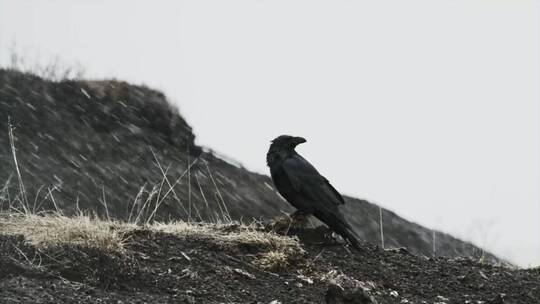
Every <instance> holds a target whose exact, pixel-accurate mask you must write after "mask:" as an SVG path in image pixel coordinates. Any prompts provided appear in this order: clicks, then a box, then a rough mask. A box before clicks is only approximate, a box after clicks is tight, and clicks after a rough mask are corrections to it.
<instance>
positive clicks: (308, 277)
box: [0, 228, 540, 304]
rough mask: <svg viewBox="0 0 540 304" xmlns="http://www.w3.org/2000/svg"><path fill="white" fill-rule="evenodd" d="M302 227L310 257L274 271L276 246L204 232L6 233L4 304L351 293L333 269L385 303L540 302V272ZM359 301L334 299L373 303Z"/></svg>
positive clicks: (0, 272) (246, 299) (256, 299)
mask: <svg viewBox="0 0 540 304" xmlns="http://www.w3.org/2000/svg"><path fill="white" fill-rule="evenodd" d="M233 229H234V228H233ZM295 233H298V237H299V238H300V239H301V242H302V244H303V246H304V248H305V250H306V252H305V254H299V255H298V256H297V257H295V259H294V260H293V262H292V263H291V265H290V266H289V267H288V268H287V269H281V270H274V271H266V270H262V269H260V268H258V267H257V266H256V263H255V261H256V259H257V257H258V255H259V254H260V253H262V252H264V251H265V250H267V249H268V248H260V247H257V246H244V245H238V246H222V245H219V244H217V243H216V242H215V241H212V240H210V239H205V238H201V237H178V236H173V235H170V234H166V233H156V232H150V231H145V230H140V231H136V232H134V233H132V234H131V235H130V236H129V240H128V243H127V246H126V251H125V252H122V253H110V252H104V251H101V250H97V249H89V248H80V247H73V246H71V247H61V248H51V249H46V250H37V249H36V248H34V247H32V246H30V245H28V244H26V243H25V242H24V239H23V238H22V237H13V236H0V303H325V298H326V299H329V297H330V295H331V293H329V292H328V291H329V290H332V288H334V290H338V291H339V292H344V293H346V292H347V290H343V289H341V288H336V287H335V286H332V283H331V281H330V280H328V277H330V276H332V274H333V275H334V276H335V275H339V274H344V275H345V277H346V278H348V279H350V280H358V281H360V282H361V283H362V284H364V285H366V286H369V290H366V291H365V293H366V294H368V295H369V296H371V297H372V298H373V299H374V300H375V301H376V302H377V303H475V304H478V303H486V304H487V303H540V272H539V271H538V270H536V269H535V270H522V269H511V268H508V267H504V266H495V265H491V264H484V263H480V262H478V261H473V260H470V259H462V258H458V259H446V258H436V259H428V258H425V257H419V256H415V255H413V254H410V253H408V252H407V251H406V250H391V251H388V250H383V249H381V248H379V247H377V246H374V245H370V244H365V246H364V247H363V248H362V250H361V251H357V250H354V249H352V248H348V247H347V246H345V245H344V244H342V243H339V242H338V241H335V240H333V239H331V238H329V237H327V235H328V233H327V231H325V230H324V229H323V228H319V229H316V230H302V231H296V232H295ZM321 236H325V237H321ZM355 282H356V281H355ZM352 298H354V297H352ZM354 299H355V300H351V301H352V302H351V301H350V302H347V301H346V300H345V301H341V300H338V301H336V300H335V299H334V300H332V299H329V302H330V303H370V302H362V301H360V300H359V299H360V297H356V298H354ZM272 301H274V302H272ZM332 301H333V302H332ZM340 301H341V302H340ZM371 303H374V302H371Z"/></svg>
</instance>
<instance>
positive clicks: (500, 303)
mask: <svg viewBox="0 0 540 304" xmlns="http://www.w3.org/2000/svg"><path fill="white" fill-rule="evenodd" d="M505 297H506V294H504V293H500V294H498V295H496V296H495V297H494V298H493V299H491V300H489V301H487V302H486V304H505V303H506V301H505V300H504V298H505Z"/></svg>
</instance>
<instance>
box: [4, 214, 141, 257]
mask: <svg viewBox="0 0 540 304" xmlns="http://www.w3.org/2000/svg"><path fill="white" fill-rule="evenodd" d="M129 226H130V225H126V224H119V223H116V222H110V221H102V220H99V219H93V218H90V217H88V216H86V215H82V214H81V215H78V216H75V217H66V216H63V215H59V214H49V215H46V216H40V215H34V214H4V215H2V217H1V221H0V233H2V234H8V235H23V236H24V237H25V238H26V240H27V241H28V242H29V243H30V244H32V245H34V246H36V247H38V248H50V247H57V246H62V245H79V246H84V247H92V248H100V249H103V250H106V251H121V250H123V245H124V241H125V239H124V236H123V232H122V230H126V228H129Z"/></svg>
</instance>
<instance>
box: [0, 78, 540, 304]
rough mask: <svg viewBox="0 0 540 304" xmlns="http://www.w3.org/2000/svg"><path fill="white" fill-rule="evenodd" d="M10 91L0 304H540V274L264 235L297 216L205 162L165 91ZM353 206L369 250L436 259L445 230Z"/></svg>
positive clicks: (15, 81)
mask: <svg viewBox="0 0 540 304" xmlns="http://www.w3.org/2000/svg"><path fill="white" fill-rule="evenodd" d="M0 79H1V80H3V81H2V82H0V110H1V111H0V127H1V128H2V130H6V131H7V132H0V165H2V166H3V167H2V169H3V168H9V169H8V170H3V171H0V178H2V180H5V181H6V182H5V183H4V185H3V186H2V187H0V302H5V301H7V302H10V301H18V302H22V303H32V302H54V303H73V302H80V303H96V302H105V303H119V302H124V303H135V302H148V303H182V302H185V303H234V302H245V301H256V302H261V303H270V302H272V303H280V302H281V303H322V302H323V301H324V298H325V296H327V297H328V295H329V294H331V290H336V288H337V289H339V290H340V291H339V292H341V291H345V290H346V289H348V288H353V289H358V290H364V289H366V288H367V289H369V290H368V291H369V295H367V296H366V299H368V300H369V301H371V299H375V298H376V299H377V301H378V303H407V302H403V301H404V300H407V301H409V302H415V303H417V302H418V303H420V302H421V301H424V300H426V301H431V302H433V301H435V300H436V299H440V298H438V297H439V296H441V294H444V297H443V298H451V300H452V301H454V302H465V301H469V300H470V301H473V302H471V303H475V302H474V301H488V300H491V299H493V298H494V297H496V296H498V294H499V293H506V294H507V296H508V297H513V298H514V299H517V300H519V301H522V302H523V301H529V302H530V303H534V302H535V301H536V302H538V301H537V300H538V299H540V286H539V283H538V282H540V278H539V273H538V271H537V270H534V271H525V270H519V269H508V268H506V267H501V266H494V265H491V264H489V263H478V261H474V260H469V259H448V258H442V257H441V258H435V259H426V258H424V257H421V256H415V255H412V254H409V253H408V251H406V250H404V251H400V250H397V251H393V250H381V248H380V247H378V246H375V245H370V244H368V243H366V244H365V248H362V249H363V250H361V251H351V250H350V249H349V248H347V247H344V246H343V244H342V243H340V242H338V241H336V240H334V239H332V238H331V237H329V235H330V233H329V231H328V230H327V229H326V228H324V227H321V226H317V227H315V228H313V227H310V228H306V227H292V226H291V225H287V227H286V229H284V233H283V234H285V235H283V234H280V233H279V232H280V231H279V229H277V228H276V227H273V228H272V226H271V225H266V224H264V223H262V222H259V221H253V220H252V219H253V218H272V217H274V216H276V215H281V214H282V212H283V210H287V206H286V205H285V204H281V205H280V203H281V200H280V199H279V197H278V196H277V195H276V193H275V191H274V190H273V188H272V187H271V186H270V184H269V183H270V181H269V179H268V177H266V176H262V175H258V174H254V173H250V172H247V171H246V170H244V169H242V168H238V167H234V166H232V165H230V164H227V163H226V162H224V161H222V160H220V159H218V158H216V157H215V156H214V155H212V154H211V153H206V152H203V151H202V150H201V148H200V147H196V146H195V145H194V141H193V139H194V136H193V134H192V133H191V128H190V127H189V126H188V125H187V123H186V122H185V121H184V120H183V118H182V117H181V116H180V115H179V114H178V112H177V111H176V110H174V109H173V108H171V107H170V105H169V104H168V103H167V101H166V99H165V98H164V97H163V95H162V94H161V93H159V92H155V91H152V90H149V89H147V88H144V87H134V86H130V85H128V84H126V83H122V82H117V81H92V82H88V81H58V82H48V81H44V80H42V79H39V78H37V77H35V76H32V75H29V74H21V73H18V72H15V71H12V70H9V71H8V70H1V69H0ZM6 101H7V102H6ZM35 113H39V116H38V115H37V114H35ZM8 117H10V118H11V121H10V120H9V119H8ZM43 117H46V118H43ZM5 123H7V127H6V126H4V125H3V124H5ZM36 130H37V131H38V132H37V133H38V135H36ZM6 135H7V136H6ZM2 174H4V175H2ZM141 185H142V186H141ZM192 187H194V188H192ZM347 199H348V200H349V201H350V204H346V205H347V206H352V207H351V209H350V210H347V213H348V214H353V213H354V214H355V215H358V216H355V217H354V218H353V219H352V220H354V221H355V223H356V225H360V224H358V223H361V225H363V226H357V227H362V228H360V229H359V231H361V232H362V233H364V236H365V238H366V240H371V241H372V242H373V243H377V244H378V243H379V242H380V243H381V245H383V247H394V246H396V245H399V244H400V243H399V242H401V241H404V242H407V243H406V244H405V245H408V247H409V249H411V248H412V250H410V251H411V252H419V253H426V255H429V254H430V253H433V246H434V244H435V243H434V240H433V241H432V242H430V240H431V239H432V236H433V234H432V233H433V231H431V230H427V229H425V228H423V227H420V226H418V225H415V224H413V223H410V222H407V221H405V220H403V219H401V218H399V217H398V216H397V215H395V214H393V213H392V212H390V211H386V210H382V209H381V208H379V207H377V206H375V205H372V204H370V203H368V202H367V201H362V200H354V199H351V198H347ZM383 211H384V216H385V218H384V223H385V226H384V231H383V229H382V228H383V221H382V220H383V219H382V213H383ZM194 219H196V220H197V221H200V222H194V221H193V220H194ZM235 219H236V221H235ZM241 219H244V222H251V224H248V225H246V224H244V223H243V222H242V221H241ZM202 221H206V223H201V222H202ZM388 223H391V225H390V224H388ZM273 229H275V230H277V231H278V232H274V231H273ZM423 239H426V240H427V241H423ZM453 244H460V245H461V244H463V245H464V246H472V245H470V244H465V243H462V242H459V241H458V240H455V239H453V238H451V237H450V236H447V235H445V234H439V233H438V234H437V255H442V254H443V253H448V252H451V254H452V255H460V254H462V253H464V252H469V249H470V248H464V249H463V250H460V251H455V252H454V251H453V250H456V246H454V247H452V245H453ZM473 247H474V246H473ZM485 256H486V257H488V254H487V253H486V255H485ZM442 274H444V275H442ZM210 286H211V287H210ZM334 287H336V288H334ZM332 288H334V289H332ZM525 291H526V292H525ZM345 296H349V295H345ZM368 303H369V302H368ZM523 303H528V302H523Z"/></svg>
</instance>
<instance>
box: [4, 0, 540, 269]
mask: <svg viewBox="0 0 540 304" xmlns="http://www.w3.org/2000/svg"><path fill="white" fill-rule="evenodd" d="M14 42H15V43H16V44H17V48H18V49H19V52H20V53H21V54H22V55H23V56H25V57H26V58H27V59H29V60H50V58H52V57H53V56H56V55H58V56H59V57H60V58H61V59H62V60H63V61H65V62H68V63H75V62H78V63H80V64H81V65H83V66H84V67H85V69H86V75H87V76H88V77H91V78H111V77H116V78H119V79H123V80H128V81H130V82H134V83H144V84H147V85H149V86H152V87H155V88H158V89H161V90H163V91H164V92H165V93H166V94H167V95H168V96H169V98H170V99H171V100H172V101H173V102H174V103H176V104H177V105H178V106H179V108H180V110H181V112H182V113H183V114H184V115H185V117H186V118H187V120H188V122H189V123H190V124H191V125H192V126H193V127H194V130H195V133H196V135H197V142H198V143H199V144H203V145H206V146H209V147H211V148H213V149H215V150H217V151H220V152H222V153H224V154H225V155H228V156H231V157H232V158H234V159H237V160H239V161H241V162H242V163H243V164H244V165H245V166H246V167H247V168H249V169H251V170H254V171H258V172H264V173H266V172H267V169H266V167H265V154H266V150H267V148H268V144H269V140H270V139H272V138H273V137H275V136H277V135H279V134H282V133H287V134H292V135H301V136H304V137H305V138H307V139H308V142H307V143H306V144H304V145H302V146H300V148H299V149H298V150H299V152H300V153H302V154H303V155H304V156H305V157H306V158H307V159H309V160H310V161H311V162H312V163H313V164H314V165H315V166H317V167H318V168H319V169H320V171H321V172H322V173H323V174H324V175H326V176H327V177H328V179H330V180H331V181H332V183H333V184H334V185H335V186H336V188H338V189H339V190H341V191H342V192H344V193H346V194H350V195H353V196H357V197H362V198H367V199H369V200H372V201H375V202H377V203H380V204H381V205H382V206H384V207H386V208H388V209H391V210H393V211H395V212H397V213H398V214H400V215H402V216H404V217H405V218H407V219H410V220H413V221H416V222H418V223H420V224H423V225H425V226H427V227H431V228H437V229H440V230H443V231H446V232H449V233H451V234H454V235H456V236H458V237H461V238H463V239H466V240H472V241H474V242H475V243H477V244H479V245H484V246H486V247H487V248H488V249H490V250H492V251H493V252H495V253H497V254H499V255H500V256H503V257H506V258H509V259H511V260H512V261H514V262H516V263H519V264H520V265H523V266H528V265H539V264H540V226H539V222H540V221H539V218H540V198H539V194H540V192H539V185H540V177H539V175H540V174H539V172H540V163H539V155H540V153H539V152H540V151H539V146H540V144H539V141H540V134H539V133H540V124H539V121H540V119H539V116H540V109H539V104H540V102H539V101H540V87H539V86H540V60H539V56H540V47H539V45H540V1H535V0H452V1H450V0H407V1H403V0H372V1H340V0H329V1H315V0H306V1H294V0H284V1H279V0H267V1H263V0H259V1H254V0H251V1H220V0H216V1H202V0H196V1H133V0H129V1H128V0H126V1H111V0H106V1H105V0H102V1H98V0H92V1H74V0H57V1H53V0H51V1H46V0H40V1H28V0H13V1H7V0H0V62H3V63H4V64H5V63H6V62H7V57H8V52H7V50H8V49H9V47H10V46H11V45H12V43H14Z"/></svg>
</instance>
